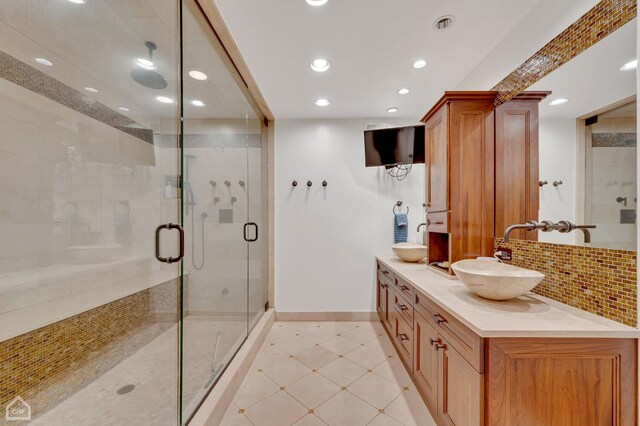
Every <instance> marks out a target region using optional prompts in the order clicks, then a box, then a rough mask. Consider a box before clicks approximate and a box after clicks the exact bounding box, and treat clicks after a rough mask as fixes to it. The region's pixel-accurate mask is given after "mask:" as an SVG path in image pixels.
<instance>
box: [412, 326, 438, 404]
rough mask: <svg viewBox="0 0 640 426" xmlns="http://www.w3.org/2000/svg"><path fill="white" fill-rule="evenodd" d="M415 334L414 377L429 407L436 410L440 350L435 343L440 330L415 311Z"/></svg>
mask: <svg viewBox="0 0 640 426" xmlns="http://www.w3.org/2000/svg"><path fill="white" fill-rule="evenodd" d="M413 336H414V342H413V348H414V349H413V378H414V379H415V381H416V384H417V385H418V388H419V389H420V393H421V394H422V395H423V397H424V398H425V399H426V400H427V404H428V405H429V408H431V409H432V410H433V412H435V408H436V407H437V406H438V352H437V351H436V349H435V347H434V344H436V343H440V341H438V332H437V331H436V330H435V329H434V328H433V327H431V326H430V325H429V323H428V321H427V320H426V319H424V318H423V317H422V315H420V314H418V313H414V322H413Z"/></svg>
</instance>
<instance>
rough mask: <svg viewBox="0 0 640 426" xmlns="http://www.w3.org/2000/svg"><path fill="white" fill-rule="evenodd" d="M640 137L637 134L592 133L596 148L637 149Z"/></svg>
mask: <svg viewBox="0 0 640 426" xmlns="http://www.w3.org/2000/svg"><path fill="white" fill-rule="evenodd" d="M637 138H638V135H636V134H635V133H592V134H591V146H592V147H594V148H635V147H636V146H637Z"/></svg>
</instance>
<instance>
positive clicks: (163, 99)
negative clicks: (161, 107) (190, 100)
mask: <svg viewBox="0 0 640 426" xmlns="http://www.w3.org/2000/svg"><path fill="white" fill-rule="evenodd" d="M156 100H157V101H158V102H162V103H163V104H172V103H173V99H171V98H168V97H166V96H156Z"/></svg>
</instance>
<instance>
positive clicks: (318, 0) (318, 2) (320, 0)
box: [305, 0, 329, 6]
mask: <svg viewBox="0 0 640 426" xmlns="http://www.w3.org/2000/svg"><path fill="white" fill-rule="evenodd" d="M305 1H306V2H307V4H308V5H311V6H322V5H323V4H325V3H326V2H328V1H329V0H305Z"/></svg>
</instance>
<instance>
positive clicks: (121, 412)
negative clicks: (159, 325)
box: [30, 316, 247, 426]
mask: <svg viewBox="0 0 640 426" xmlns="http://www.w3.org/2000/svg"><path fill="white" fill-rule="evenodd" d="M246 327H247V324H246V322H245V321H234V320H223V321H222V320H213V319H211V318H210V317H204V316H197V317H194V318H191V317H188V318H187V319H185V321H184V336H183V344H184V362H183V374H184V378H185V380H184V383H183V395H184V401H185V403H184V406H185V407H187V406H188V405H189V403H190V402H192V401H193V400H194V399H196V398H200V395H203V394H204V393H205V392H206V389H205V385H206V384H207V383H208V382H209V381H210V379H211V371H212V369H216V368H217V367H219V366H220V363H221V362H222V361H223V358H226V357H227V356H228V354H230V353H231V351H232V350H234V349H235V348H236V347H237V346H238V345H239V344H240V343H241V342H242V339H243V337H244V334H243V333H246ZM219 332H222V334H221V335H220V339H219V342H218V347H217V351H216V353H217V356H216V361H215V363H214V360H213V352H214V348H215V345H216V340H217V336H218V333H219ZM177 348H178V326H177V325H176V326H174V327H172V328H170V329H169V330H167V331H166V332H165V333H163V334H161V335H160V336H158V337H156V338H155V339H154V340H153V341H151V342H150V343H149V344H148V345H146V346H145V347H143V348H142V349H140V350H139V351H137V352H136V353H134V354H133V355H132V356H130V357H129V358H127V359H126V360H124V361H123V362H121V363H120V364H118V365H117V366H115V367H114V368H112V369H111V370H109V371H108V372H107V373H106V374H104V375H102V376H101V377H100V378H99V379H97V380H95V381H94V382H92V383H90V384H89V385H88V386H86V387H85V388H83V389H82V390H80V391H79V392H77V393H75V394H74V395H73V396H71V397H70V398H68V399H66V400H65V401H64V402H62V403H61V404H59V405H58V406H56V407H55V408H53V409H51V410H49V411H48V412H47V413H44V414H42V415H38V413H35V415H36V419H35V420H34V421H33V422H31V423H30V424H33V425H40V426H58V425H59V426H69V425H74V426H84V425H86V426H96V425H97V426H100V425H105V426H106V425H110V426H111V425H127V426H137V425H141V426H156V425H158V426H164V425H167V426H168V425H176V424H177V423H178V420H177V410H178V408H177V407H178V380H177V377H178V349H177ZM234 352H235V351H234ZM128 385H133V386H134V387H133V389H132V390H129V391H128V392H126V390H128V389H130V388H131V386H128ZM125 386H128V388H125V389H122V388H123V387H125ZM118 390H120V391H121V392H120V393H119V392H118Z"/></svg>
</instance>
